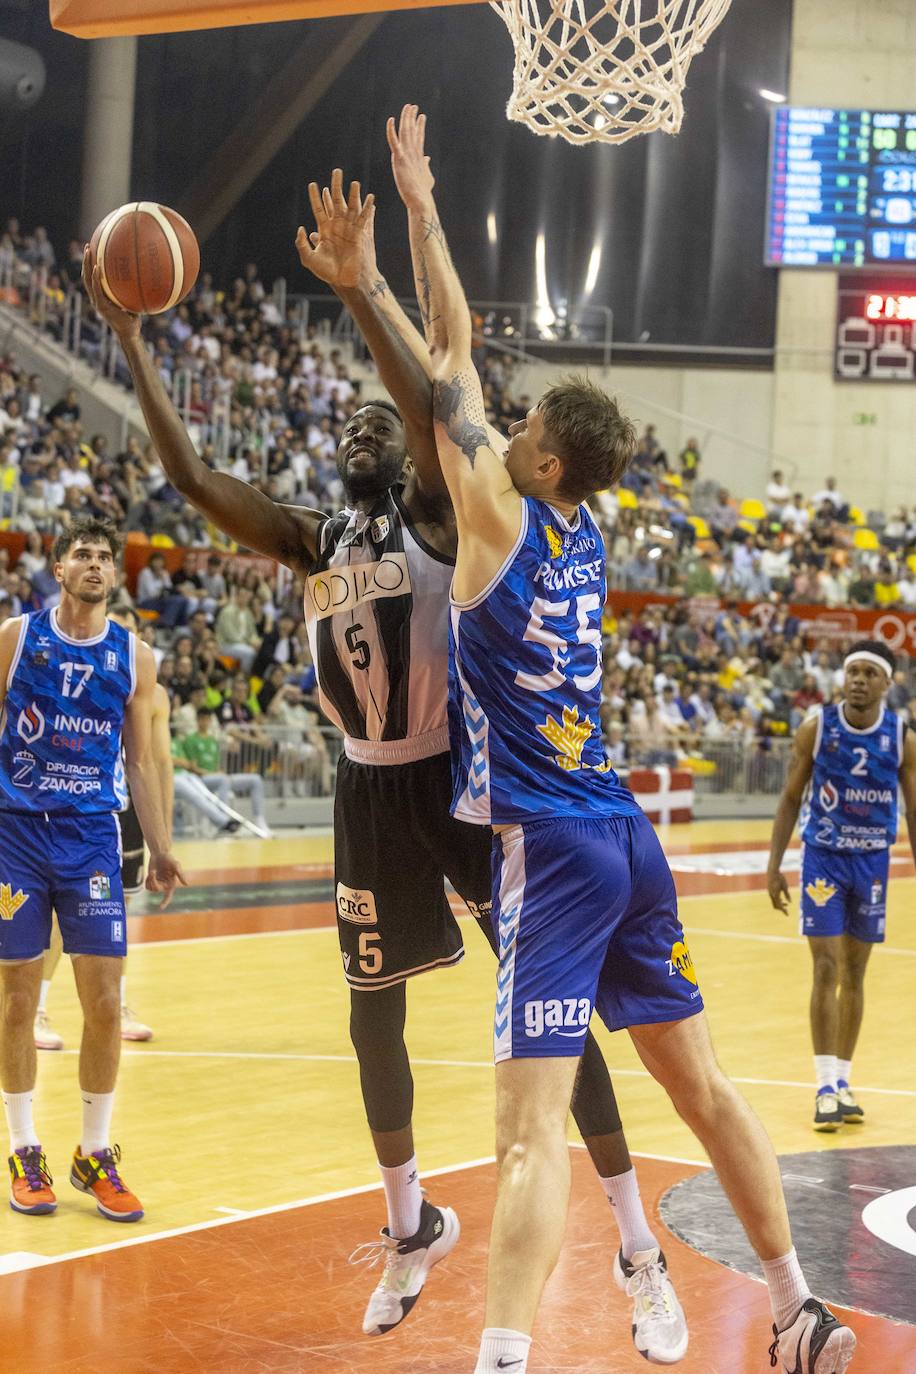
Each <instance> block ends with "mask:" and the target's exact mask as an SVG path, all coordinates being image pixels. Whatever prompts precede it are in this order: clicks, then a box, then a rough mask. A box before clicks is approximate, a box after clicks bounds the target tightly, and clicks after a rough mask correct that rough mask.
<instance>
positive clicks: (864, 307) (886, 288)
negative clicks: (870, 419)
mask: <svg viewBox="0 0 916 1374" xmlns="http://www.w3.org/2000/svg"><path fill="white" fill-rule="evenodd" d="M837 302H838V307H837V326H836V344H835V352H834V376H835V377H836V379H837V381H839V382H912V381H914V380H916V275H913V276H912V277H909V278H908V279H907V278H897V279H894V278H891V277H886V276H884V275H879V274H872V275H866V274H855V275H853V276H846V277H840V279H839V291H838V293H837Z"/></svg>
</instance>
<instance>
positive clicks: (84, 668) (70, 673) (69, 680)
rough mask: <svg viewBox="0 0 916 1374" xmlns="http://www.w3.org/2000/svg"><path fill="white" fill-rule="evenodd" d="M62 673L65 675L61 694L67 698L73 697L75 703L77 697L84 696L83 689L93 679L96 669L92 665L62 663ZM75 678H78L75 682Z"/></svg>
mask: <svg viewBox="0 0 916 1374" xmlns="http://www.w3.org/2000/svg"><path fill="white" fill-rule="evenodd" d="M60 671H61V672H62V673H63V675H64V681H63V685H62V686H61V694H62V695H63V696H65V697H71V698H72V699H73V700H74V701H75V700H76V698H77V697H81V696H82V695H83V688H84V687H85V686H86V683H87V682H88V681H89V679H90V678H91V677H92V674H93V672H94V669H93V666H92V664H91V663H62V664H61V665H60ZM77 675H78V676H77ZM74 678H76V680H75V681H74Z"/></svg>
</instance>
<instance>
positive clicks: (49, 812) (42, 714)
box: [0, 520, 184, 1221]
mask: <svg viewBox="0 0 916 1374" xmlns="http://www.w3.org/2000/svg"><path fill="white" fill-rule="evenodd" d="M118 548H119V543H118V538H117V534H116V533H115V531H114V529H113V527H112V526H110V525H107V524H105V523H104V522H102V521H99V520H86V521H83V522H81V523H77V524H75V525H73V526H72V527H71V528H70V529H69V530H68V531H67V532H66V533H65V534H62V535H61V536H60V538H59V539H58V540H57V542H56V544H55V546H54V553H53V563H54V576H55V577H56V578H57V581H58V583H59V584H60V604H59V605H58V606H57V607H55V609H54V610H51V611H40V612H39V613H38V614H37V615H23V616H17V617H15V618H14V619H12V620H8V621H7V622H6V623H5V624H4V625H3V626H2V627H0V711H2V729H0V826H2V836H3V842H2V845H0V988H2V993H3V1017H2V1023H0V1081H2V1087H3V1106H4V1110H5V1113H6V1120H7V1125H8V1127H9V1132H10V1161H9V1163H10V1173H11V1175H12V1187H11V1191H10V1205H11V1206H12V1208H13V1209H14V1211H17V1212H21V1213H24V1214H26V1215H29V1216H36V1215H42V1214H44V1213H48V1212H53V1211H54V1209H55V1207H56V1206H57V1202H56V1199H55V1197H54V1193H53V1192H52V1190H51V1182H52V1180H51V1176H50V1174H49V1173H48V1168H47V1164H46V1162H45V1156H44V1153H43V1152H42V1148H41V1145H40V1144H39V1141H38V1135H37V1133H36V1130H35V1126H34V1124H33V1121H32V1095H33V1092H34V1089H35V1077H36V1057H35V1041H34V1038H33V1024H34V1020H35V1011H36V1008H37V1006H38V993H39V985H40V983H41V975H42V956H43V954H44V951H45V949H46V948H47V946H48V943H49V940H50V935H51V912H52V909H53V910H55V911H56V912H57V919H58V923H59V925H60V931H61V935H62V937H63V946H64V949H65V950H66V952H67V953H68V954H70V955H72V956H73V974H74V978H75V980H76V988H77V992H78V994H79V999H80V1004H81V1006H82V1010H83V1039H82V1045H81V1048H80V1061H79V1085H80V1096H81V1098H82V1103H83V1123H82V1131H81V1135H80V1143H79V1145H78V1146H77V1149H76V1152H75V1154H74V1156H73V1160H72V1163H71V1166H70V1181H71V1183H73V1185H74V1186H75V1187H76V1188H78V1189H79V1190H80V1191H81V1192H85V1193H89V1194H90V1195H91V1196H92V1198H93V1200H94V1202H95V1204H96V1208H97V1210H98V1211H99V1212H100V1213H101V1214H102V1216H104V1217H107V1218H108V1219H109V1220H111V1221H139V1219H140V1218H141V1217H142V1216H143V1209H142V1207H141V1206H140V1203H139V1202H138V1200H137V1198H136V1197H135V1196H134V1195H133V1193H131V1192H130V1191H129V1190H128V1189H127V1187H126V1186H125V1184H124V1181H123V1180H122V1178H121V1176H120V1173H119V1171H118V1160H119V1159H120V1150H119V1148H118V1146H117V1145H115V1146H114V1147H113V1148H112V1146H111V1143H110V1140H109V1129H110V1123H111V1114H112V1109H113V1106H114V1088H115V1079H116V1077H117V1072H118V1057H119V1051H120V1043H121V997H120V980H121V973H122V968H123V963H124V955H125V953H126V951H127V920H126V911H125V907H124V892H123V888H122V885H121V852H120V851H121V846H120V834H119V830H118V822H117V819H116V817H115V814H114V813H115V812H116V811H120V810H121V809H122V807H123V806H124V803H125V801H126V797H127V791H126V778H125V768H124V764H123V763H122V760H121V744H122V735H123V744H124V758H125V761H126V772H127V778H129V780H130V787H131V793H132V796H133V800H134V803H135V805H136V809H137V815H138V817H139V819H140V825H141V827H142V829H143V835H144V838H145V839H146V842H147V844H148V845H149V849H150V864H149V873H148V876H147V880H146V886H147V887H148V888H149V889H150V890H151V891H154V892H155V891H162V890H164V891H165V893H166V901H168V899H169V897H170V896H171V893H172V891H173V889H174V888H175V885H176V883H179V882H183V881H184V879H183V877H182V873H181V869H180V867H179V865H178V863H177V861H176V860H175V859H174V858H173V857H172V855H171V854H170V853H169V852H168V850H169V836H168V829H167V825H166V820H165V816H164V814H163V810H162V801H161V793H160V787H159V781H158V777H157V775H156V769H155V764H154V761H153V757H152V748H151V718H152V710H151V705H152V699H153V693H154V691H155V688H156V666H155V662H154V660H153V655H152V652H151V651H150V649H149V648H148V647H147V646H146V645H145V644H141V643H140V642H139V641H138V640H137V639H136V638H135V637H133V636H132V635H130V634H128V632H127V630H125V629H124V628H123V627H122V626H120V625H115V624H114V623H113V622H112V621H110V620H108V619H106V615H105V606H106V603H107V601H108V598H109V596H110V595H111V591H112V588H113V587H114V583H115V579H116V576H117V573H116V568H115V557H116V555H117V552H118Z"/></svg>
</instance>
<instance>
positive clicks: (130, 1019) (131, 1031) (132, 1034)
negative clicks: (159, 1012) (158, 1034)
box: [121, 1006, 153, 1040]
mask: <svg viewBox="0 0 916 1374" xmlns="http://www.w3.org/2000/svg"><path fill="white" fill-rule="evenodd" d="M152 1038H153V1032H152V1028H151V1027H150V1026H145V1025H144V1024H143V1022H142V1021H138V1020H137V1018H136V1016H134V1014H133V1012H132V1011H131V1009H130V1007H124V1006H122V1007H121V1039H122V1040H152Z"/></svg>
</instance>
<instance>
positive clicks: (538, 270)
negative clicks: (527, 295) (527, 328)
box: [534, 229, 557, 333]
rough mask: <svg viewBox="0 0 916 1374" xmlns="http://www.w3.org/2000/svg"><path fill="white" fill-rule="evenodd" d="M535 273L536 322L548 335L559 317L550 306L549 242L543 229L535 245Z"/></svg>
mask: <svg viewBox="0 0 916 1374" xmlns="http://www.w3.org/2000/svg"><path fill="white" fill-rule="evenodd" d="M534 271H535V304H534V322H535V324H536V325H537V327H538V329H542V330H544V331H545V333H546V332H547V331H549V330H550V329H551V326H552V325H554V324H556V322H557V317H556V315H555V314H554V312H553V308H552V306H551V304H550V294H549V292H548V290H547V240H546V239H545V238H544V231H543V229H542V230H541V232H540V233H539V234H538V236H537V238H536V240H535V244H534Z"/></svg>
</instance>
